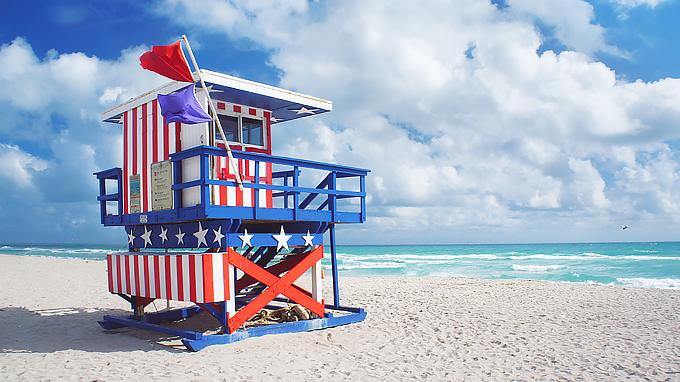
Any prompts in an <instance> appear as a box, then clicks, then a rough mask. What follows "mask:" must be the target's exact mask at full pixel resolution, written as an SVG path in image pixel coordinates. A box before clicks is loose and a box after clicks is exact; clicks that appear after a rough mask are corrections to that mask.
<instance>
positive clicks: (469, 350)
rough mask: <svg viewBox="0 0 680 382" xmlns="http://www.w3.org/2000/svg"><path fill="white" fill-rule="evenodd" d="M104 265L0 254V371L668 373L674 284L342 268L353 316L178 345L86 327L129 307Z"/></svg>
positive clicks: (287, 375)
mask: <svg viewBox="0 0 680 382" xmlns="http://www.w3.org/2000/svg"><path fill="white" fill-rule="evenodd" d="M105 266H106V264H105V262H101V261H84V260H67V259H56V258H42V257H17V256H0V286H1V288H0V376H1V377H0V379H2V380H6V381H13V380H29V381H36V380H87V381H92V380H104V381H120V380H171V379H172V380H180V378H181V380H206V381H212V380H220V381H222V380H224V381H226V380H229V381H231V380H249V381H251V380H296V381H300V380H328V379H330V380H350V379H351V380H378V379H379V380H434V381H443V380H471V381H476V380H553V379H554V380H623V379H632V380H652V381H667V380H680V334H679V333H680V291H678V290H660V289H636V288H624V287H616V286H601V285H586V284H568V283H551V282H537V281H519V280H518V281H489V280H474V279H443V278H358V277H352V278H351V277H345V278H342V279H341V285H342V292H343V301H342V302H343V304H346V305H351V306H362V307H365V308H366V309H367V311H368V318H367V319H366V321H364V322H362V323H359V324H355V325H350V326H344V327H339V328H332V329H326V330H322V331H315V332H307V333H297V334H284V335H273V336H267V337H260V338H252V339H248V340H245V341H242V342H239V343H236V344H232V345H219V346H210V347H208V348H206V349H204V350H202V351H200V352H198V353H191V352H187V351H185V350H183V349H182V348H179V347H173V346H171V345H172V343H173V341H168V339H164V338H162V336H160V335H157V334H154V333H149V332H144V331H139V330H135V329H120V330H116V331H112V332H106V331H104V330H102V329H101V328H100V327H99V325H97V320H98V319H99V318H100V317H101V316H102V315H103V314H110V313H114V314H123V313H126V312H127V308H128V306H127V304H126V303H125V302H124V301H123V300H122V299H120V298H118V297H117V296H113V295H111V294H109V293H108V292H107V291H106V278H105ZM161 305H163V304H158V305H157V306H158V308H159V309H160V308H161Z"/></svg>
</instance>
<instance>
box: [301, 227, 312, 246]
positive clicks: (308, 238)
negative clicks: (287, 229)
mask: <svg viewBox="0 0 680 382" xmlns="http://www.w3.org/2000/svg"><path fill="white" fill-rule="evenodd" d="M302 238H303V239H305V247H306V246H310V247H313V246H314V243H312V240H314V236H313V235H310V234H309V230H307V234H306V235H303V236H302Z"/></svg>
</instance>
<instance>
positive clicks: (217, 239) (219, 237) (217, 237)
mask: <svg viewBox="0 0 680 382" xmlns="http://www.w3.org/2000/svg"><path fill="white" fill-rule="evenodd" d="M213 233H214V234H215V240H213V243H217V244H219V245H220V247H221V246H222V239H223V238H224V235H222V226H219V227H217V229H216V230H215V229H214V230H213Z"/></svg>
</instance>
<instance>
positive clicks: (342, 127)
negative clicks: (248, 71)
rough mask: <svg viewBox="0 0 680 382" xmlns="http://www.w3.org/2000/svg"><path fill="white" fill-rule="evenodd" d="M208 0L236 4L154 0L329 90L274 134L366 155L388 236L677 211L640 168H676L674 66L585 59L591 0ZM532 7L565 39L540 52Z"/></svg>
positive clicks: (516, 234)
mask: <svg viewBox="0 0 680 382" xmlns="http://www.w3.org/2000/svg"><path fill="white" fill-rule="evenodd" d="M270 5H271V4H270ZM211 7H216V8H222V7H223V8H225V11H227V10H228V11H229V12H237V13H239V12H240V16H234V17H233V18H232V20H235V21H228V22H226V21H225V22H222V21H219V20H217V19H216V18H214V17H212V16H211V14H210V13H209V12H205V11H203V10H202V9H201V8H194V7H191V6H190V5H189V3H188V2H184V1H180V0H173V1H168V2H166V3H165V4H164V5H163V8H164V12H166V14H179V13H185V12H190V13H191V14H192V17H190V18H183V19H182V20H183V21H181V22H183V23H186V22H187V21H186V20H201V23H198V22H196V23H192V24H191V25H190V26H191V27H193V28H197V29H202V30H204V28H203V27H202V26H201V25H203V23H207V24H208V25H210V30H211V31H212V32H216V31H217V32H220V31H221V32H224V33H226V34H227V35H228V36H231V37H235V36H236V37H241V38H242V37H245V38H249V39H251V40H253V41H254V42H255V43H256V44H258V45H260V46H261V47H263V48H265V49H269V50H270V52H271V56H270V63H271V64H272V65H274V66H275V67H276V68H277V69H278V70H280V71H281V81H280V85H282V86H284V87H288V88H292V89H296V90H301V91H304V92H307V93H309V94H313V95H317V96H321V97H324V98H329V99H331V100H333V101H334V112H333V113H332V114H330V115H329V116H327V117H324V118H321V119H319V120H316V121H314V120H311V119H310V120H309V121H307V122H305V121H300V122H294V123H291V124H288V126H285V125H281V126H279V127H277V129H276V130H275V136H274V138H275V147H274V149H275V151H278V152H282V151H283V152H285V153H286V154H290V155H292V156H302V157H308V158H315V159H320V160H328V161H333V162H338V163H346V164H351V165H358V166H365V167H368V168H371V169H372V170H373V172H372V173H371V174H370V176H369V192H370V193H371V199H370V200H371V202H370V206H369V216H370V219H371V220H370V223H369V227H371V229H373V230H375V231H378V232H380V235H382V236H381V237H382V239H383V240H385V241H389V240H392V239H394V240H399V241H402V242H403V241H409V240H421V239H422V238H423V237H428V236H427V235H425V234H424V233H423V232H428V234H429V235H434V236H430V237H433V240H439V241H456V240H458V241H461V240H463V239H462V238H464V239H466V240H473V241H474V240H475V238H476V240H481V241H489V240H499V241H503V240H510V241H517V240H588V239H591V240H595V239H597V238H596V237H595V235H597V234H600V235H601V236H600V237H599V239H600V240H602V239H604V237H607V238H610V239H611V238H617V236H616V235H617V234H618V232H615V230H616V229H617V227H618V224H619V223H620V221H621V220H624V219H635V218H642V217H643V216H647V217H649V216H653V217H654V219H655V221H656V223H650V224H652V225H653V224H659V225H660V226H664V223H662V222H666V221H669V220H675V219H676V218H675V217H674V216H675V215H672V214H670V213H666V212H665V210H663V209H662V208H660V206H662V205H663V206H665V207H666V208H671V207H673V208H674V205H673V204H672V200H674V199H675V200H680V199H679V198H680V193H679V192H678V191H676V190H679V189H678V188H675V189H674V188H673V185H672V184H668V182H666V181H664V182H659V184H655V182H654V181H653V180H651V179H653V177H654V176H661V174H660V172H661V170H660V167H661V168H664V169H665V170H667V171H676V172H677V170H676V167H677V162H676V161H675V160H674V158H673V156H672V155H671V154H670V153H669V152H668V150H669V149H668V146H667V145H666V144H664V143H663V142H665V141H671V140H675V139H678V138H680V131H678V130H677V129H674V128H673V126H677V124H678V123H680V106H678V104H677V99H678V95H680V94H678V92H680V80H676V79H663V80H659V81H656V82H650V83H648V82H642V81H637V82H627V81H621V80H617V77H616V73H615V72H614V71H613V70H612V69H611V68H609V67H607V66H606V65H605V64H603V63H601V62H597V61H594V60H593V59H592V58H591V56H590V55H591V54H593V53H595V52H598V51H606V52H607V51H608V52H612V53H616V50H615V48H614V47H611V46H609V45H607V43H606V41H605V39H604V32H605V31H604V29H603V28H602V27H601V26H599V25H596V24H594V23H593V21H592V20H593V19H594V14H593V8H592V6H590V5H589V4H588V3H585V2H583V1H578V0H561V1H559V2H550V6H548V4H547V3H545V2H536V1H528V0H513V1H511V2H509V7H510V8H509V9H505V10H500V9H497V8H496V7H494V6H492V5H491V4H488V3H484V2H472V3H471V2H468V1H453V0H451V1H444V2H442V1H432V2H425V3H422V2H421V3H417V4H416V3H413V2H409V1H402V2H399V1H395V2H387V3H385V2H359V1H345V2H337V3H332V4H326V5H319V4H316V5H313V6H311V8H309V9H307V8H305V7H299V8H295V7H293V6H291V5H290V4H288V3H286V4H283V5H282V6H280V7H277V6H267V7H262V8H257V9H258V10H257V12H255V6H254V5H253V4H251V3H246V4H241V5H240V6H238V7H237V6H234V5H232V4H231V3H230V2H220V1H216V0H214V1H211ZM358 10H360V11H358ZM527 15H529V16H531V17H527ZM274 16H276V20H277V22H275V23H274V24H272V23H271V22H270V21H271V20H273V19H274ZM534 18H537V19H540V20H541V21H542V22H543V23H546V24H548V25H549V26H552V27H553V28H555V33H556V35H557V37H558V38H559V39H560V40H561V41H563V42H564V43H565V45H567V46H569V47H571V48H572V49H574V50H575V51H566V52H562V53H560V54H556V53H554V52H551V51H547V52H544V53H542V54H538V53H537V50H538V48H539V46H540V44H541V40H542V36H541V35H540V34H539V32H538V30H537V29H536V27H535V26H534V22H535V19H534ZM244 20H247V23H248V25H249V27H248V28H242V27H241V26H242V24H240V23H242V22H245V21H244ZM284 21H285V22H284ZM189 22H191V21H189ZM185 25H186V24H185ZM227 43H229V42H228V41H225V44H227ZM468 56H469V57H468ZM331 121H332V126H334V128H333V129H331V128H330V127H328V126H326V125H325V124H324V123H325V122H331ZM293 125H294V126H293ZM662 153H665V154H662ZM662 163H663V166H662V165H661V164H662ZM644 174H648V175H646V176H648V177H650V180H649V181H646V182H645V181H642V180H641V179H638V178H644V177H645V176H643V175H644ZM652 174H653V175H652ZM666 211H672V210H671V209H668V210H666ZM665 227H667V226H665ZM364 229H365V228H356V230H357V231H356V232H357V236H355V238H356V237H361V233H362V232H365V231H363V230H364ZM414 230H415V231H414ZM395 231H396V232H399V233H398V234H394V233H393V232H395ZM643 231H644V230H643V229H642V228H640V229H639V231H638V232H643ZM671 231H673V232H677V230H673V229H669V228H665V230H664V231H663V232H671ZM414 232H420V233H418V234H415V233H414ZM644 232H646V233H651V234H654V230H651V229H650V230H647V231H644ZM435 233H436V234H435ZM657 233H658V232H657ZM409 235H410V236H409ZM424 235H425V236H424ZM602 235H604V236H602ZM667 237H673V236H672V235H670V234H669V235H668V236H667ZM437 238H438V239H437ZM443 238H447V239H443ZM629 238H630V237H629Z"/></svg>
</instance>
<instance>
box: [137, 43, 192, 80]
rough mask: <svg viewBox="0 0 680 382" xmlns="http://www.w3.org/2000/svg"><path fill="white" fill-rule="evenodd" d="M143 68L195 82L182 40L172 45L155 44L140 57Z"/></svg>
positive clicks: (176, 78)
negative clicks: (183, 50) (181, 43)
mask: <svg viewBox="0 0 680 382" xmlns="http://www.w3.org/2000/svg"><path fill="white" fill-rule="evenodd" d="M139 64H140V65H142V68H144V69H146V70H150V71H152V72H156V73H158V74H160V75H162V76H165V77H168V78H172V79H173V80H176V81H182V82H194V77H193V76H192V75H191V69H189V64H188V63H187V59H186V58H184V52H182V46H181V45H180V41H179V40H177V42H175V43H173V44H170V45H154V46H152V47H151V50H150V51H148V52H144V54H142V55H141V56H140V57H139Z"/></svg>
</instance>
